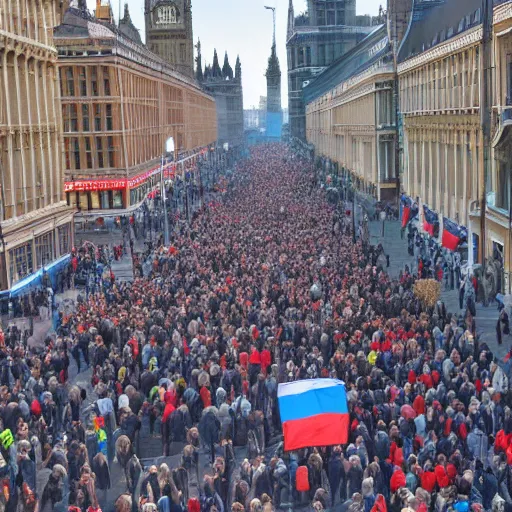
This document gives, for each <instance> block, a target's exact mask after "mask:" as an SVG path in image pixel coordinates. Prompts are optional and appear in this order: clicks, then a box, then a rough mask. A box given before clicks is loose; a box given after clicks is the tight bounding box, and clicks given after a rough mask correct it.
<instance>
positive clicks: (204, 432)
mask: <svg viewBox="0 0 512 512" xmlns="http://www.w3.org/2000/svg"><path fill="white" fill-rule="evenodd" d="M198 430H199V435H200V437H201V440H202V441H203V443H204V444H205V445H206V446H211V445H212V444H214V443H218V442H219V435H220V421H219V419H218V418H217V416H216V415H215V413H214V412H213V411H207V412H206V413H205V414H203V417H202V418H201V421H200V422H199V425H198Z"/></svg>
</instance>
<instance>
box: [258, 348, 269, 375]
mask: <svg viewBox="0 0 512 512" xmlns="http://www.w3.org/2000/svg"><path fill="white" fill-rule="evenodd" d="M271 364H272V355H271V354H270V350H269V349H268V346H267V345H265V348H264V349H263V350H262V351H261V371H262V373H263V374H264V375H267V368H268V367H269V366H270V365H271Z"/></svg>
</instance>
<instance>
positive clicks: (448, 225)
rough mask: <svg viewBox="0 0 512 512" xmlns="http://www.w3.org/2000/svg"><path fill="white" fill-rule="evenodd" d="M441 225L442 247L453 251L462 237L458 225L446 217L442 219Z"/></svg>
mask: <svg viewBox="0 0 512 512" xmlns="http://www.w3.org/2000/svg"><path fill="white" fill-rule="evenodd" d="M443 225H444V230H443V239H442V240H443V242H442V243H443V247H446V248H447V249H450V251H455V250H456V249H457V247H458V246H459V244H460V241H461V237H462V235H461V231H460V227H459V226H458V225H457V224H455V222H453V221H451V220H450V219H447V218H446V217H445V218H444V219H443Z"/></svg>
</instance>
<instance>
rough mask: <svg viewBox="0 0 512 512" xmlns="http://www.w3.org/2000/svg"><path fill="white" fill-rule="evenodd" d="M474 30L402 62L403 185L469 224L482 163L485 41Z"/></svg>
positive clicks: (413, 193) (431, 205)
mask: <svg viewBox="0 0 512 512" xmlns="http://www.w3.org/2000/svg"><path fill="white" fill-rule="evenodd" d="M469 32H470V33H469V34H467V33H465V34H463V35H461V36H459V37H457V38H455V40H450V42H449V44H445V45H441V47H436V48H434V49H433V50H431V51H429V52H425V53H423V54H420V56H418V57H415V58H413V59H410V61H406V62H405V63H403V64H401V65H400V66H399V68H398V70H399V84H400V110H401V113H402V116H403V130H404V140H403V165H404V169H403V172H404V175H403V188H404V190H405V192H406V193H407V194H408V195H410V196H412V197H417V196H419V197H421V199H422V201H423V202H424V203H425V204H427V205H428V206H429V207H430V208H432V209H434V210H435V211H437V212H440V213H442V214H444V215H445V216H447V217H449V218H451V219H454V220H456V221H458V222H459V223H461V224H463V225H468V220H469V218H468V214H469V204H470V203H471V202H472V201H475V200H476V199H478V193H479V192H478V191H479V185H480V183H479V180H480V175H481V173H480V171H481V167H482V166H481V162H480V160H481V157H482V153H481V148H482V133H481V127H480V118H479V102H480V75H479V69H480V42H479V39H478V38H477V37H473V36H472V32H473V31H469Z"/></svg>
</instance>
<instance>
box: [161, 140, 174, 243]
mask: <svg viewBox="0 0 512 512" xmlns="http://www.w3.org/2000/svg"><path fill="white" fill-rule="evenodd" d="M166 153H167V154H169V153H173V155H174V154H175V148H174V139H173V138H172V137H169V138H168V139H167V140H166V141H165V152H164V153H162V166H161V167H160V187H161V190H162V208H163V211H164V245H169V218H168V217H167V197H166V193H165V180H164V156H165V154H166Z"/></svg>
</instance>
